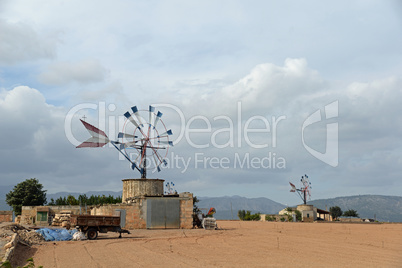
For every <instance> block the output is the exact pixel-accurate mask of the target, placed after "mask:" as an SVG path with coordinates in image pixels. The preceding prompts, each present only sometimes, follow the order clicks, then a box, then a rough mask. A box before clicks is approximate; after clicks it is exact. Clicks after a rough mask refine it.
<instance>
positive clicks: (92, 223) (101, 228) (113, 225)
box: [70, 215, 130, 240]
mask: <svg viewBox="0 0 402 268" xmlns="http://www.w3.org/2000/svg"><path fill="white" fill-rule="evenodd" d="M70 221H71V226H76V228H77V229H79V230H80V231H81V232H83V233H84V234H85V235H86V236H87V238H88V239H91V240H93V239H96V238H97V237H98V232H99V233H107V232H116V233H119V234H120V235H119V238H120V237H121V234H122V233H127V234H130V232H129V231H128V230H125V229H121V227H120V217H118V216H102V215H99V216H94V215H71V219H70Z"/></svg>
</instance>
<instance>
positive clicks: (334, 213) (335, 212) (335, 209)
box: [329, 206, 342, 220]
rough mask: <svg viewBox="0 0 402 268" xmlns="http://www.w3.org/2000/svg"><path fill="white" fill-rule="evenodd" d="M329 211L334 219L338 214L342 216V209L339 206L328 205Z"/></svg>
mask: <svg viewBox="0 0 402 268" xmlns="http://www.w3.org/2000/svg"><path fill="white" fill-rule="evenodd" d="M329 213H331V216H332V219H334V220H336V219H338V218H339V217H340V216H342V210H341V208H340V207H338V206H335V207H330V208H329Z"/></svg>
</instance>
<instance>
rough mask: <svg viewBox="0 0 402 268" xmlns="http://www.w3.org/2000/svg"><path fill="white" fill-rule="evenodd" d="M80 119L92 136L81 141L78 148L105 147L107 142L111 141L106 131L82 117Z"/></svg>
mask: <svg viewBox="0 0 402 268" xmlns="http://www.w3.org/2000/svg"><path fill="white" fill-rule="evenodd" d="M80 121H81V122H82V124H83V125H84V127H85V128H86V129H87V130H88V132H89V134H91V137H90V138H89V139H87V140H86V141H84V142H83V143H81V144H80V145H78V146H77V148H85V147H103V146H105V144H107V143H109V142H110V140H109V138H108V137H107V135H106V133H105V132H103V131H102V130H100V129H98V128H96V127H94V126H93V125H91V124H88V123H87V122H85V121H82V120H81V119H80Z"/></svg>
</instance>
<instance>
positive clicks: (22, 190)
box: [6, 178, 122, 215]
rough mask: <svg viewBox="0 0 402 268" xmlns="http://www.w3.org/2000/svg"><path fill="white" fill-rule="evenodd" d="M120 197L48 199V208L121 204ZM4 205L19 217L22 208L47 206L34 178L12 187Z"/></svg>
mask: <svg viewBox="0 0 402 268" xmlns="http://www.w3.org/2000/svg"><path fill="white" fill-rule="evenodd" d="M121 202H122V198H121V196H118V197H114V196H112V195H109V196H105V195H91V196H90V197H87V196H86V195H85V194H82V195H79V196H78V198H75V197H74V196H72V195H68V196H67V197H59V198H57V199H56V200H54V199H53V198H51V199H50V202H49V204H48V205H49V206H67V205H70V206H78V205H103V204H116V203H121ZM6 203H7V204H8V205H9V206H11V207H12V208H13V211H14V213H15V215H21V210H22V206H43V205H45V204H47V199H46V190H43V185H42V184H40V183H39V180H38V179H36V178H31V179H28V180H25V181H23V182H20V183H18V184H17V185H16V186H14V189H13V190H12V191H10V192H9V193H8V194H6Z"/></svg>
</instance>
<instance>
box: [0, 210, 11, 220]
mask: <svg viewBox="0 0 402 268" xmlns="http://www.w3.org/2000/svg"><path fill="white" fill-rule="evenodd" d="M12 221H13V212H12V211H7V210H1V211H0V222H12Z"/></svg>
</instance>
